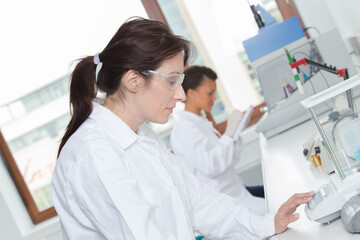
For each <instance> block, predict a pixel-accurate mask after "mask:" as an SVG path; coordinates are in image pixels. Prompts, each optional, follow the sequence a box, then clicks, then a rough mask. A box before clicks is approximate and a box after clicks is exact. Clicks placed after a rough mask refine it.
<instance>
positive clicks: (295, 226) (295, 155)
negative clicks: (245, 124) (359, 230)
mask: <svg viewBox="0 0 360 240" xmlns="http://www.w3.org/2000/svg"><path fill="white" fill-rule="evenodd" d="M315 133H316V128H315V125H314V123H313V122H312V121H310V120H309V121H306V122H304V123H302V124H300V125H298V126H296V127H294V128H292V129H289V130H287V131H286V132H283V133H281V134H278V135H275V136H273V137H271V138H268V139H266V138H265V137H264V136H263V135H261V134H260V137H259V141H260V147H261V152H262V160H261V161H262V173H263V179H264V188H265V196H266V203H267V210H268V212H270V213H276V211H277V209H278V208H279V207H280V206H281V204H283V203H284V202H285V201H286V200H287V199H289V198H290V197H291V196H292V195H293V194H294V193H296V192H308V191H311V190H316V189H317V188H319V187H320V186H322V185H323V184H327V183H329V177H328V175H327V174H326V173H325V172H324V171H323V170H322V168H320V167H317V168H315V167H314V166H313V165H312V163H311V162H310V161H307V160H306V159H305V158H304V157H303V154H302V150H303V143H304V142H305V141H306V140H308V139H309V138H310V137H311V136H313V135H314V134H315ZM297 212H298V213H299V214H300V218H299V219H298V220H297V221H296V222H294V223H291V224H290V225H289V229H288V230H287V231H285V232H284V233H282V234H280V235H275V236H273V237H271V238H270V239H271V240H282V239H287V240H288V239H291V240H296V239H301V240H304V239H306V240H315V239H316V240H320V239H321V240H323V239H326V240H332V239H336V240H338V239H341V240H348V239H360V234H351V233H349V232H347V231H346V229H345V228H344V226H343V224H342V222H341V219H340V218H339V219H336V220H334V221H333V222H331V223H330V224H321V223H317V222H313V221H310V220H309V219H308V218H307V216H306V214H305V205H301V206H300V207H298V209H297Z"/></svg>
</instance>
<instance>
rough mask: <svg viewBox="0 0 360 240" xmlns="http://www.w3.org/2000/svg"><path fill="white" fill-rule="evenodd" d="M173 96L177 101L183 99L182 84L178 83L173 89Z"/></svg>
mask: <svg viewBox="0 0 360 240" xmlns="http://www.w3.org/2000/svg"><path fill="white" fill-rule="evenodd" d="M174 98H175V99H176V100H177V101H185V99H186V95H185V92H184V88H183V87H182V85H179V86H178V87H177V88H176V89H175V95H174Z"/></svg>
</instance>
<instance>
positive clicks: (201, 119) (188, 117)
mask: <svg viewBox="0 0 360 240" xmlns="http://www.w3.org/2000/svg"><path fill="white" fill-rule="evenodd" d="M178 114H179V117H180V118H182V119H186V120H190V121H192V122H196V123H199V124H205V125H210V126H212V122H210V121H209V119H207V118H206V117H203V116H199V115H197V114H195V113H192V112H189V111H186V110H183V111H179V113H178Z"/></svg>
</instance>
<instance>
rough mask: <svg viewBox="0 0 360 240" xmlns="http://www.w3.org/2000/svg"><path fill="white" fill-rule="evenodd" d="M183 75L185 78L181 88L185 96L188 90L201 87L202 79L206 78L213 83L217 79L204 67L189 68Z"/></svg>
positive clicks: (213, 73)
mask: <svg viewBox="0 0 360 240" xmlns="http://www.w3.org/2000/svg"><path fill="white" fill-rule="evenodd" d="M184 73H185V78H184V81H183V83H182V86H183V88H184V91H185V94H187V91H188V90H189V89H196V88H198V87H199V86H201V84H202V82H203V80H204V77H208V78H209V79H211V80H213V81H215V80H216V79H217V75H216V73H215V72H214V71H213V70H212V69H210V68H208V67H204V66H196V65H194V66H191V67H189V68H187V69H186V70H185V71H184Z"/></svg>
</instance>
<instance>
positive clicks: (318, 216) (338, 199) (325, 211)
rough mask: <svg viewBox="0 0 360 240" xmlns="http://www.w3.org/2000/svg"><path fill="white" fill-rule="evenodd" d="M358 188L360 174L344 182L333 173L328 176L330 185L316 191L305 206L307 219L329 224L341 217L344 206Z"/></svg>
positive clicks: (359, 186) (359, 185)
mask: <svg viewBox="0 0 360 240" xmlns="http://www.w3.org/2000/svg"><path fill="white" fill-rule="evenodd" d="M359 188H360V173H357V174H355V175H353V176H351V177H349V178H346V179H345V180H344V181H340V179H339V177H338V176H337V175H336V174H335V173H333V174H331V175H330V183H329V184H325V185H323V186H321V187H320V188H319V189H317V190H316V192H315V195H314V197H313V199H312V200H311V201H310V202H309V203H308V204H306V207H305V213H306V215H307V217H308V218H309V219H310V220H312V221H316V222H320V223H330V222H331V221H333V220H335V219H337V218H339V217H340V216H341V209H342V207H343V206H344V204H345V203H346V202H347V201H348V200H349V199H350V198H352V197H353V196H355V195H356V194H357V191H358V189H359Z"/></svg>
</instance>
